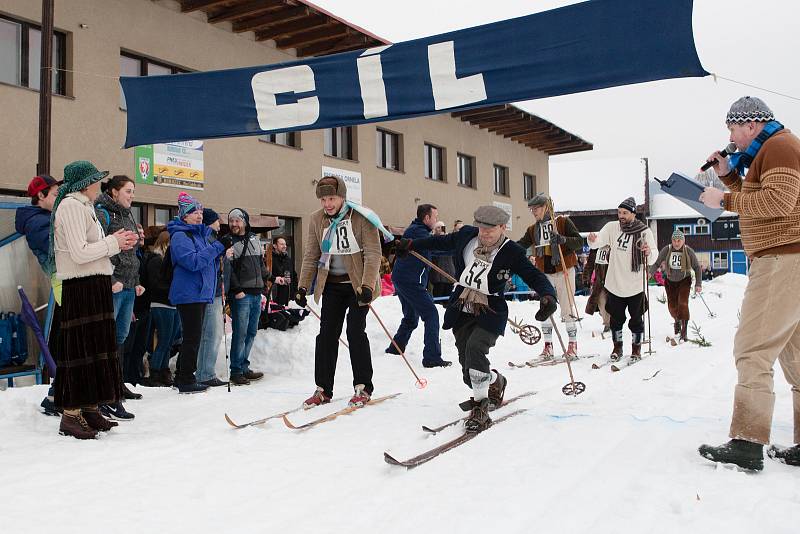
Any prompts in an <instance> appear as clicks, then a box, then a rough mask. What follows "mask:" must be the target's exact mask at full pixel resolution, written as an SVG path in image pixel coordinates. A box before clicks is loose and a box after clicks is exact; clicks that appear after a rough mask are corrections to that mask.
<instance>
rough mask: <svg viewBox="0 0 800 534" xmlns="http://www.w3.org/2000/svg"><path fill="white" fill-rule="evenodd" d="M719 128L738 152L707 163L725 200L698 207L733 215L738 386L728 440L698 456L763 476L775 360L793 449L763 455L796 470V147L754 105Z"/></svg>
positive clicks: (799, 317)
mask: <svg viewBox="0 0 800 534" xmlns="http://www.w3.org/2000/svg"><path fill="white" fill-rule="evenodd" d="M725 122H726V123H727V125H728V130H729V131H730V140H731V142H733V143H735V144H736V147H737V149H738V150H739V152H736V153H735V154H733V155H732V156H731V158H730V162H729V161H728V159H726V158H725V157H723V156H722V155H721V154H720V153H719V152H714V153H713V154H711V156H709V158H708V161H713V162H714V168H715V169H716V171H717V175H718V176H719V177H720V179H721V180H722V181H723V183H724V184H725V185H726V186H728V188H729V189H730V192H723V191H720V190H719V189H715V188H713V187H707V188H706V189H705V191H704V192H703V193H702V195H700V201H701V202H703V203H704V204H705V205H706V206H709V207H713V208H724V209H726V210H728V211H735V212H736V213H738V214H739V224H740V228H741V232H742V244H743V245H744V250H745V252H746V253H747V255H748V256H749V257H750V259H751V263H750V272H749V280H748V282H747V288H746V289H745V292H744V300H743V301H742V310H741V319H740V320H739V328H738V329H737V330H736V337H735V339H734V342H733V356H734V360H735V362H736V370H737V371H738V374H739V380H738V383H737V384H736V390H735V391H734V397H733V418H732V421H731V429H730V437H731V438H732V439H731V440H730V441H729V442H727V443H725V444H723V445H720V446H718V447H712V446H709V445H702V446H700V449H699V451H700V454H701V455H703V456H705V457H706V458H708V459H710V460H713V461H715V462H722V463H732V464H736V465H738V466H739V467H742V468H744V469H749V470H754V471H760V470H761V469H763V467H764V459H763V446H764V445H767V444H768V443H769V440H770V427H771V426H772V412H773V408H774V406H775V393H774V392H773V386H774V384H773V380H772V377H773V374H774V371H773V366H774V365H775V360H779V361H780V362H781V367H782V368H783V374H784V376H785V377H786V380H787V381H788V382H789V384H791V386H792V399H793V404H794V442H795V444H796V445H795V446H794V447H790V448H787V449H779V448H777V447H775V446H773V447H771V448H770V450H769V451H768V454H769V455H770V456H772V457H774V458H777V459H779V460H781V461H783V462H785V463H787V464H790V465H796V466H800V299H798V295H800V139H798V138H797V137H796V136H795V135H794V134H792V133H791V132H790V131H789V130H787V129H784V127H783V125H782V124H781V123H779V122H778V121H776V120H775V118H774V117H773V114H772V111H771V110H770V109H769V108H768V107H767V105H766V104H765V103H764V102H763V101H761V99H759V98H755V97H749V96H746V97H743V98H740V99H739V100H737V101H736V102H734V103H733V105H732V106H731V109H730V111H729V112H728V116H727V117H726V121H725ZM745 169H747V171H746V173H745Z"/></svg>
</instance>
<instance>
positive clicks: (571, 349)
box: [564, 341, 578, 362]
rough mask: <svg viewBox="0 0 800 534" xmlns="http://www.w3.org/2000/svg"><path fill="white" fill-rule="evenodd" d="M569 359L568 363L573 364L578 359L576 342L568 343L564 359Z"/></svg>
mask: <svg viewBox="0 0 800 534" xmlns="http://www.w3.org/2000/svg"><path fill="white" fill-rule="evenodd" d="M567 358H569V361H571V362H574V361H575V360H577V359H578V342H577V341H570V342H569V344H568V345H567V352H565V353H564V359H565V360H566V359H567Z"/></svg>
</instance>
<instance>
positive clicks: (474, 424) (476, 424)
mask: <svg viewBox="0 0 800 534" xmlns="http://www.w3.org/2000/svg"><path fill="white" fill-rule="evenodd" d="M470 400H471V401H472V410H471V411H470V414H469V417H467V420H466V421H465V422H464V429H465V430H466V431H467V432H470V433H477V432H481V431H483V430H486V429H487V428H489V427H490V426H492V419H491V418H490V417H489V399H488V398H486V399H482V400H480V401H476V400H475V399H470Z"/></svg>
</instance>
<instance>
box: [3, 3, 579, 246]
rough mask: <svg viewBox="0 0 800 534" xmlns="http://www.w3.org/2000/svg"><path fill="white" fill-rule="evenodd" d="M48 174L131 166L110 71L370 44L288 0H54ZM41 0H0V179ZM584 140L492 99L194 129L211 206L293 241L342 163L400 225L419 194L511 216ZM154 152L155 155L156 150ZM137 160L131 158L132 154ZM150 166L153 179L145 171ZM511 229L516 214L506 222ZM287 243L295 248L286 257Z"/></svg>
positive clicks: (20, 171)
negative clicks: (394, 116)
mask: <svg viewBox="0 0 800 534" xmlns="http://www.w3.org/2000/svg"><path fill="white" fill-rule="evenodd" d="M54 20H55V30H56V34H55V36H54V67H55V68H56V69H58V70H56V71H54V72H55V73H56V75H55V76H54V82H53V90H54V93H56V94H55V95H54V96H53V101H52V164H51V174H52V175H54V176H56V177H58V176H60V175H61V170H62V169H63V167H64V165H65V164H66V163H68V162H70V161H73V160H76V159H88V160H91V161H92V162H94V163H95V164H96V165H97V167H98V168H101V169H108V170H110V171H111V173H112V174H127V175H129V176H131V177H134V176H137V173H139V172H141V171H142V170H143V169H142V168H140V162H139V161H137V160H136V157H135V150H134V149H128V150H123V149H121V148H120V146H121V145H122V143H123V140H124V137H125V127H126V111H125V102H124V97H123V95H122V94H121V90H120V86H119V83H118V77H119V76H121V75H125V76H152V75H163V74H180V73H184V72H191V71H207V70H220V69H226V68H235V67H243V66H253V65H266V64H272V63H277V62H283V61H291V60H294V59H297V58H298V57H308V56H312V55H319V54H327V53H334V52H339V51H343V50H354V49H358V48H364V47H369V46H376V45H381V44H385V43H386V41H385V40H381V39H380V38H378V37H376V36H374V35H372V34H370V33H369V32H367V31H366V30H363V29H361V28H358V27H356V26H353V25H351V24H348V23H347V22H346V21H342V20H341V19H338V18H336V17H335V16H334V15H332V14H330V13H328V12H326V11H324V10H321V9H319V8H316V7H315V6H313V5H311V4H305V3H304V2H302V1H298V0H286V1H276V0H269V1H268V0H264V1H263V2H253V1H247V2H245V1H243V0H226V1H219V0H213V1H210V0H181V1H174V0H70V1H69V2H55V13H54ZM40 21H41V2H35V1H30V0H0V106H2V109H3V116H4V121H3V122H4V128H3V129H2V130H1V131H0V190H1V191H0V192H2V193H3V194H12V195H13V194H15V193H22V192H24V190H25V188H26V185H27V183H28V181H29V180H30V178H31V177H32V176H33V175H34V174H35V171H36V161H37V141H38V108H39V94H38V87H39V76H38V72H39V66H40V61H39V56H38V54H39V50H40V44H41V43H40V41H41V39H40V36H41V33H40ZM590 149H591V144H589V143H587V142H585V141H583V140H582V139H580V138H578V137H576V136H574V135H572V134H569V133H568V132H565V131H563V130H561V129H560V128H558V127H557V126H555V125H553V124H551V123H548V122H547V121H544V120H542V119H540V118H538V117H535V116H533V115H530V114H528V113H526V112H524V111H521V110H519V109H517V108H514V107H513V106H508V105H505V106H492V107H491V108H480V109H477V110H470V111H467V112H461V113H458V114H442V115H435V116H429V117H423V118H417V119H412V120H404V121H389V122H384V123H378V124H368V125H360V126H354V127H349V128H333V129H327V130H310V131H303V132H296V133H291V134H277V135H272V136H262V137H245V138H236V139H217V140H209V141H205V142H204V143H202V177H203V179H202V185H201V187H202V189H200V190H196V191H192V193H193V194H195V195H196V196H197V197H198V198H199V199H200V200H201V201H202V202H203V203H204V204H205V205H206V206H209V207H212V208H214V209H216V210H217V211H219V212H220V213H226V212H227V211H228V210H230V209H231V208H233V207H242V208H245V209H247V210H248V211H249V212H250V213H251V215H253V216H259V215H271V216H277V217H278V218H279V222H280V228H278V229H276V230H275V231H274V232H273V235H276V234H282V235H286V236H287V237H288V238H289V241H290V243H291V244H293V245H294V248H295V250H297V247H298V246H299V245H300V243H301V242H302V235H303V228H304V226H305V224H304V221H305V220H306V219H307V217H308V216H309V215H310V214H311V213H312V212H313V211H314V210H316V209H317V208H318V207H319V203H318V201H317V199H316V198H315V196H314V190H315V184H316V181H317V180H318V179H319V178H320V177H321V176H322V175H323V174H324V173H326V172H338V173H343V174H345V175H348V176H351V177H352V178H353V180H355V181H357V182H358V184H355V183H354V184H353V188H354V189H353V192H354V193H355V192H356V191H355V189H356V185H358V186H359V187H358V189H360V191H359V194H360V196H361V199H362V202H363V203H364V204H365V205H368V206H370V207H371V208H373V209H374V210H375V211H376V212H378V213H379V214H380V216H381V217H382V219H383V221H384V223H385V224H387V225H391V226H393V227H404V226H405V225H406V224H408V222H409V221H410V220H411V219H412V218H413V216H414V213H415V210H416V205H417V204H419V203H432V204H435V205H436V206H437V207H438V208H439V213H440V217H441V218H442V219H443V220H445V221H446V222H447V224H448V226H450V225H451V224H452V221H453V220H455V219H462V220H464V221H470V220H471V215H472V211H473V209H474V208H475V207H476V206H478V205H480V204H487V203H498V205H501V206H502V207H504V208H505V209H507V210H508V211H511V213H512V219H511V222H512V225H520V226H521V225H525V224H527V205H526V198H527V197H530V196H531V195H532V194H534V193H535V192H537V191H547V190H548V158H549V155H553V154H561V153H567V152H574V151H579V150H590ZM155 166H158V162H157V160H156V163H155ZM145 170H146V169H145ZM157 181H158V180H156V182H157ZM179 191H181V189H180V188H175V187H170V186H167V185H163V184H161V185H160V184H158V183H154V184H148V183H141V184H137V188H136V202H135V205H134V206H135V207H134V215H135V216H136V217H137V218H138V219H139V221H140V222H141V223H142V224H143V225H145V226H147V225H155V224H164V223H165V222H166V221H167V220H169V218H170V217H172V216H174V214H175V212H176V208H175V203H176V198H177V194H178V192H179ZM513 230H516V228H514V229H513ZM297 256H298V254H295V258H296V260H298V259H299V258H297Z"/></svg>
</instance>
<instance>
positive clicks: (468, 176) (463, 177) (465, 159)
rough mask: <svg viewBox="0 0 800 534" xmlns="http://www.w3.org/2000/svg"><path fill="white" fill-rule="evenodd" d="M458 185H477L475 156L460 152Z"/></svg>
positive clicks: (458, 158) (458, 157)
mask: <svg viewBox="0 0 800 534" xmlns="http://www.w3.org/2000/svg"><path fill="white" fill-rule="evenodd" d="M456 159H457V161H458V185H463V186H465V187H473V188H474V187H475V179H474V178H473V177H474V176H475V158H473V157H472V156H467V155H466V154H458V156H457V158H456Z"/></svg>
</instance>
